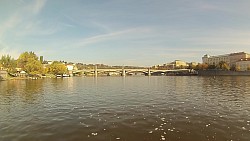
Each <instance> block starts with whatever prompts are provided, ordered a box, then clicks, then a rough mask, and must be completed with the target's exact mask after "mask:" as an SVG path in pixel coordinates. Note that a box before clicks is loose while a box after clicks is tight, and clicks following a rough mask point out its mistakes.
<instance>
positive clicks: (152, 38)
mask: <svg viewBox="0 0 250 141" xmlns="http://www.w3.org/2000/svg"><path fill="white" fill-rule="evenodd" d="M249 7H250V1H249V0H237V1H236V0H11V1H10V0H0V55H2V54H10V55H11V56H13V57H15V58H17V57H18V56H19V54H20V53H22V52H24V51H34V52H35V53H36V54H37V55H39V56H40V55H42V56H44V58H45V59H46V60H65V61H72V62H82V63H87V64H88V63H94V64H95V63H104V64H108V65H139V66H152V65H156V64H164V63H167V62H171V61H173V60H176V59H180V60H184V61H187V62H191V61H196V62H201V57H202V56H203V55H204V54H210V55H219V54H225V53H231V52H240V51H245V52H249V53H250V8H249Z"/></svg>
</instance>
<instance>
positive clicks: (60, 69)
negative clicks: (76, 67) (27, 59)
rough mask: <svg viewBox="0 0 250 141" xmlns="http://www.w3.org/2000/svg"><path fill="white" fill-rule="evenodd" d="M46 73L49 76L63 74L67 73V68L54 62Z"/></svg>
mask: <svg viewBox="0 0 250 141" xmlns="http://www.w3.org/2000/svg"><path fill="white" fill-rule="evenodd" d="M48 73H51V74H55V75H57V74H64V73H67V67H66V66H65V65H64V64H63V63H60V62H58V61H54V62H53V63H52V64H51V65H49V67H48Z"/></svg>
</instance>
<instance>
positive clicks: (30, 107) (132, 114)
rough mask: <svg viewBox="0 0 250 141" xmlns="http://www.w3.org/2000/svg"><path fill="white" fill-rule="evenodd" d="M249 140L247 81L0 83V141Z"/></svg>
mask: <svg viewBox="0 0 250 141" xmlns="http://www.w3.org/2000/svg"><path fill="white" fill-rule="evenodd" d="M116 140H121V141H159V140H166V141H249V140H250V77H215V78H214V77H197V76H188V77H184V76H180V77H174V76H166V77H153V76H151V77H125V78H124V77H98V78H94V77H93V78H92V77H82V78H80V77H75V78H66V79H43V80H12V81H2V82H0V141H116Z"/></svg>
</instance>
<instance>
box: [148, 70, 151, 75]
mask: <svg viewBox="0 0 250 141" xmlns="http://www.w3.org/2000/svg"><path fill="white" fill-rule="evenodd" d="M148 76H151V72H150V68H148Z"/></svg>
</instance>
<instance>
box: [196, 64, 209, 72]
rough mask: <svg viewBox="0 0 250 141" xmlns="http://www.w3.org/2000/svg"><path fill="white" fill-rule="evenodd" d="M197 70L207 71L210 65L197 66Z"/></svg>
mask: <svg viewBox="0 0 250 141" xmlns="http://www.w3.org/2000/svg"><path fill="white" fill-rule="evenodd" d="M196 69H197V70H206V69H208V64H206V63H202V64H200V63H199V64H198V65H197V66H196Z"/></svg>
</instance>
